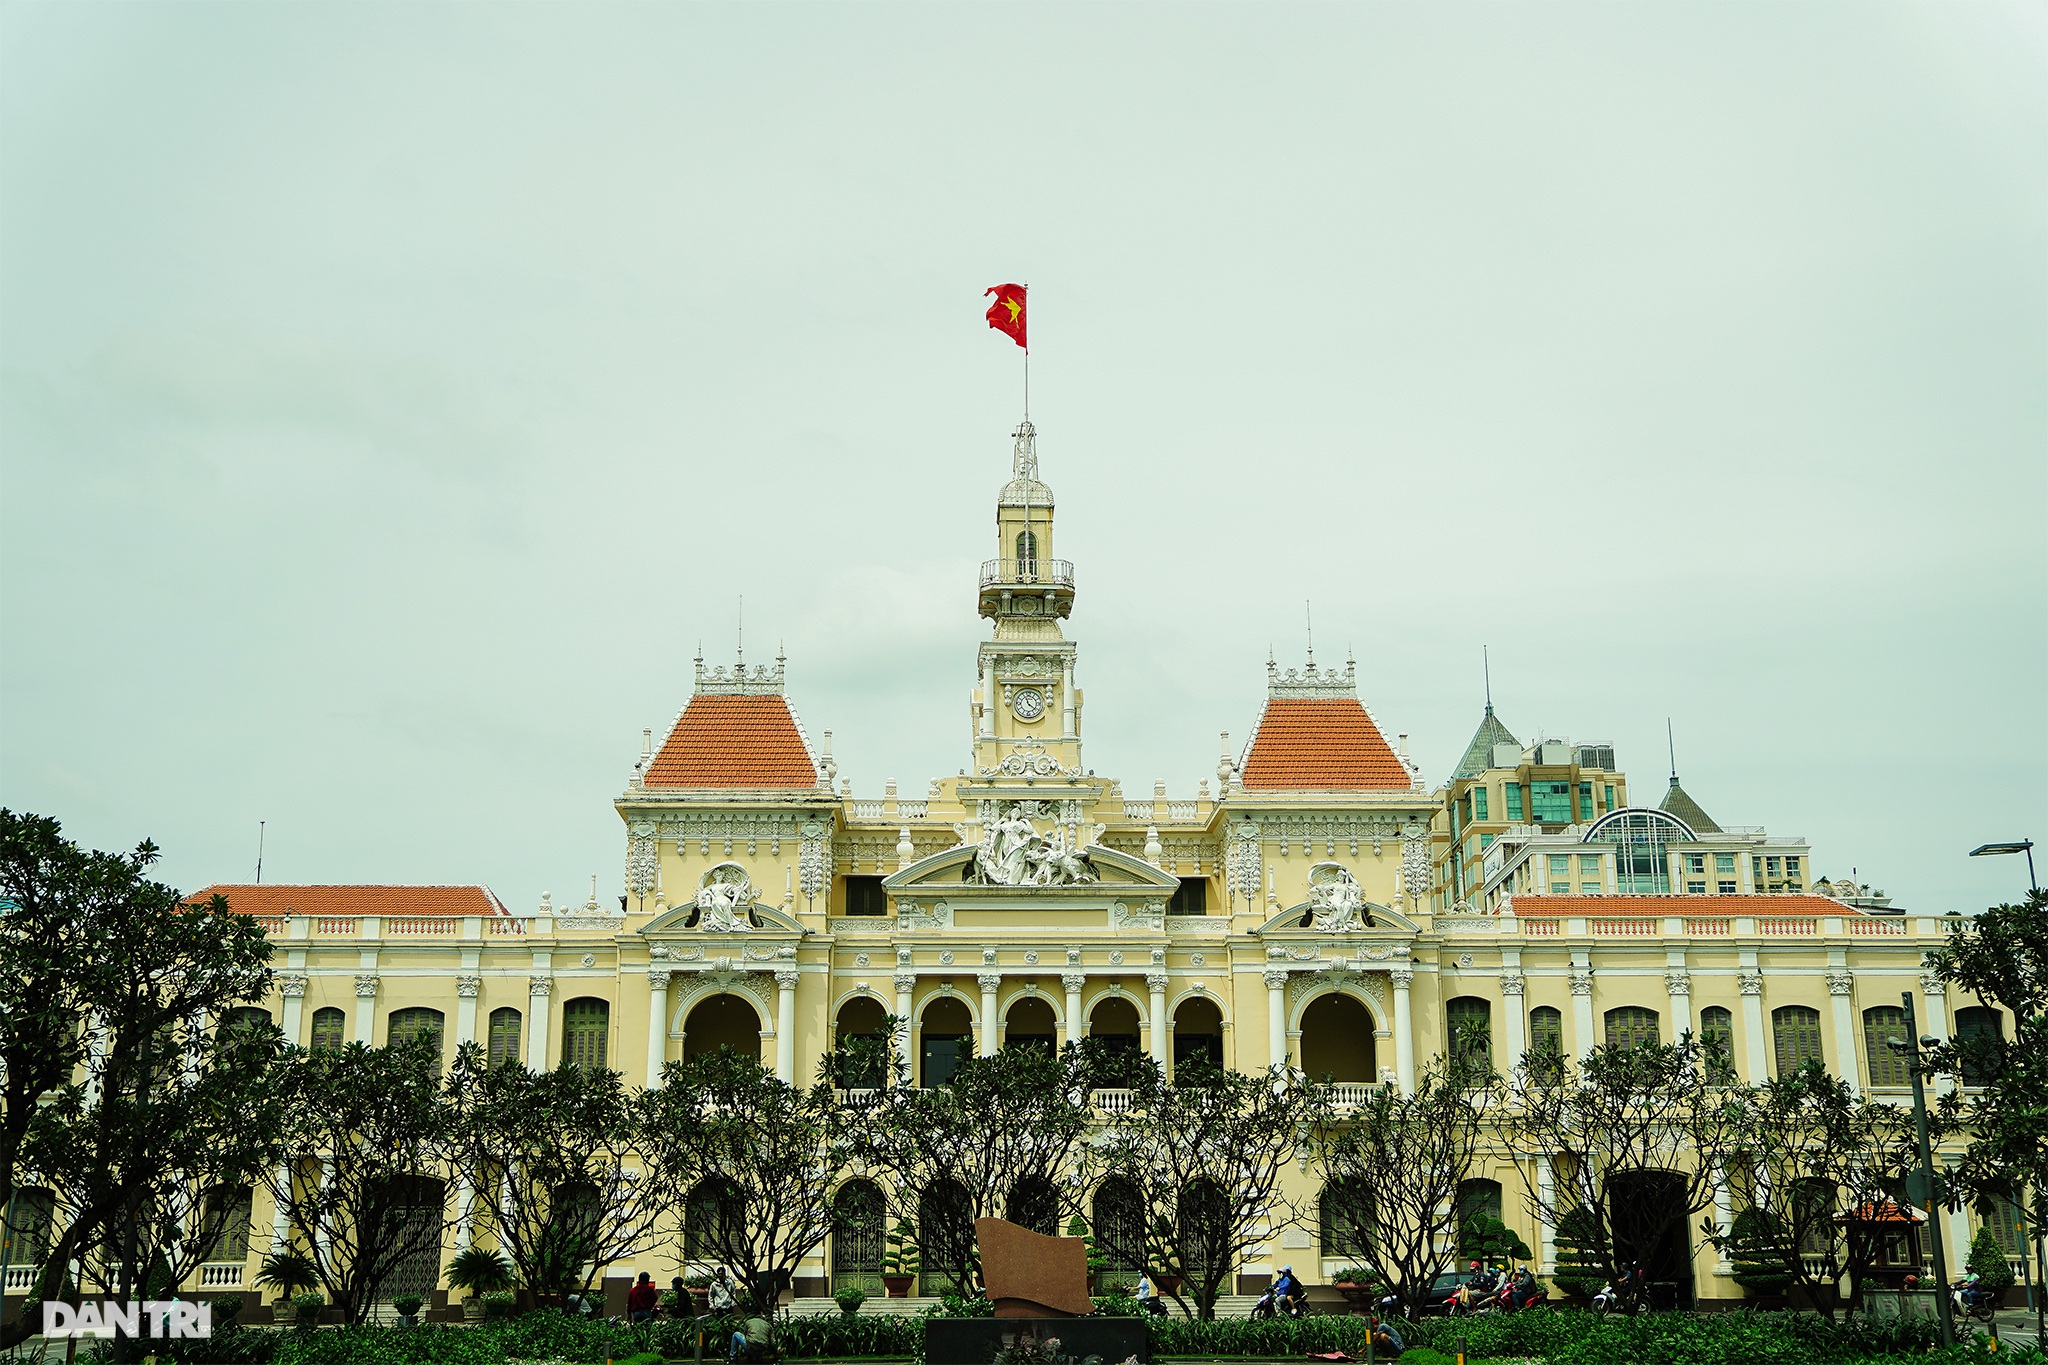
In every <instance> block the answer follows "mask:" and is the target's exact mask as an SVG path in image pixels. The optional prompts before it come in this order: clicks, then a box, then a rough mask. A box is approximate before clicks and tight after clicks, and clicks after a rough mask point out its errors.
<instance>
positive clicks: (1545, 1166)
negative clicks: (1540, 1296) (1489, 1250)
mask: <svg viewBox="0 0 2048 1365" xmlns="http://www.w3.org/2000/svg"><path fill="white" fill-rule="evenodd" d="M1536 1200H1537V1203H1538V1204H1539V1205H1541V1207H1540V1208H1539V1209H1538V1210H1537V1212H1536V1242H1537V1246H1536V1255H1537V1256H1538V1258H1539V1261H1538V1264H1540V1265H1541V1266H1542V1267H1543V1273H1544V1274H1545V1275H1554V1274H1556V1273H1557V1236H1556V1233H1557V1230H1556V1229H1555V1228H1553V1227H1551V1226H1550V1221H1549V1220H1548V1219H1546V1218H1545V1217H1544V1216H1543V1211H1542V1210H1543V1209H1547V1208H1555V1207H1557V1180H1556V1178H1555V1177H1553V1176H1552V1174H1551V1171H1550V1154H1549V1153H1548V1152H1542V1153H1538V1154H1537V1157H1536Z"/></svg>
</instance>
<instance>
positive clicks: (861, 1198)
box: [832, 1180, 888, 1298]
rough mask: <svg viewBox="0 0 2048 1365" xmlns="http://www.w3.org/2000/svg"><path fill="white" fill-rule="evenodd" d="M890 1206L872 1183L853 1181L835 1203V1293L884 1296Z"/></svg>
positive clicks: (833, 1284) (833, 1202) (833, 1261)
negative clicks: (852, 1291) (884, 1253)
mask: <svg viewBox="0 0 2048 1365" xmlns="http://www.w3.org/2000/svg"><path fill="white" fill-rule="evenodd" d="M887 1224H888V1206H887V1204H886V1203H885V1202H884V1200H883V1198H882V1191H881V1189H880V1187H879V1186H877V1185H876V1184H875V1182H874V1181H872V1180H849V1181H847V1182H846V1183H845V1184H844V1185H841V1186H840V1187H839V1194H838V1195H837V1197H835V1198H834V1199H833V1200H832V1292H833V1293H835V1294H836V1293H838V1292H839V1291H840V1290H842V1289H859V1290H864V1291H865V1292H867V1293H868V1294H871V1295H873V1296H875V1297H877V1298H879V1297H881V1294H882V1250H883V1247H882V1243H883V1239H884V1236H885V1230H886V1228H887Z"/></svg>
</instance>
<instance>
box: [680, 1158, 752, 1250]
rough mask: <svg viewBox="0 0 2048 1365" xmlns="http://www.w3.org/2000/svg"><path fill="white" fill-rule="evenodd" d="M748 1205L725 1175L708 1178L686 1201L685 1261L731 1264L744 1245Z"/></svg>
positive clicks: (697, 1185) (684, 1203) (698, 1183)
mask: <svg viewBox="0 0 2048 1365" xmlns="http://www.w3.org/2000/svg"><path fill="white" fill-rule="evenodd" d="M745 1217H746V1204H745V1201H744V1200H743V1199H741V1197H740V1192H739V1190H738V1189H737V1188H735V1187H734V1185H733V1183H732V1182H731V1181H730V1180H727V1179H726V1178H725V1177H724V1176H722V1175H713V1176H706V1177H705V1178H704V1179H702V1180H700V1181H698V1182H697V1183H696V1185H694V1186H693V1187H692V1188H691V1190H690V1193H689V1195H688V1196H687V1197H686V1198H685V1199H684V1200H683V1259H685V1260H689V1261H729V1260H734V1259H739V1258H736V1257H734V1256H733V1255H732V1254H731V1253H732V1251H733V1250H734V1249H736V1248H738V1247H740V1246H742V1245H744V1241H745V1238H746V1226H745V1222H744V1219H745Z"/></svg>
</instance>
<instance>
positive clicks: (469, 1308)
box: [462, 1294, 484, 1322]
mask: <svg viewBox="0 0 2048 1365" xmlns="http://www.w3.org/2000/svg"><path fill="white" fill-rule="evenodd" d="M462 1320H463V1321H464V1322H482V1321H483V1320H484V1301H483V1300H482V1299H480V1298H478V1297H477V1296H476V1295H474V1294H472V1295H470V1296H469V1297H468V1298H466V1299H464V1300H463V1301H462Z"/></svg>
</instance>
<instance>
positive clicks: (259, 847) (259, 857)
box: [256, 820, 268, 886]
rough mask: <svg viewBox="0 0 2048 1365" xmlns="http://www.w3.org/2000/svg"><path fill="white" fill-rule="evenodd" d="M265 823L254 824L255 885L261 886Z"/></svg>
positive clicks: (259, 821)
mask: <svg viewBox="0 0 2048 1365" xmlns="http://www.w3.org/2000/svg"><path fill="white" fill-rule="evenodd" d="M267 823H268V822H267V821H264V820H258V821H257V822H256V885H258V886H261V885H263V826H264V825H265V824H267Z"/></svg>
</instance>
